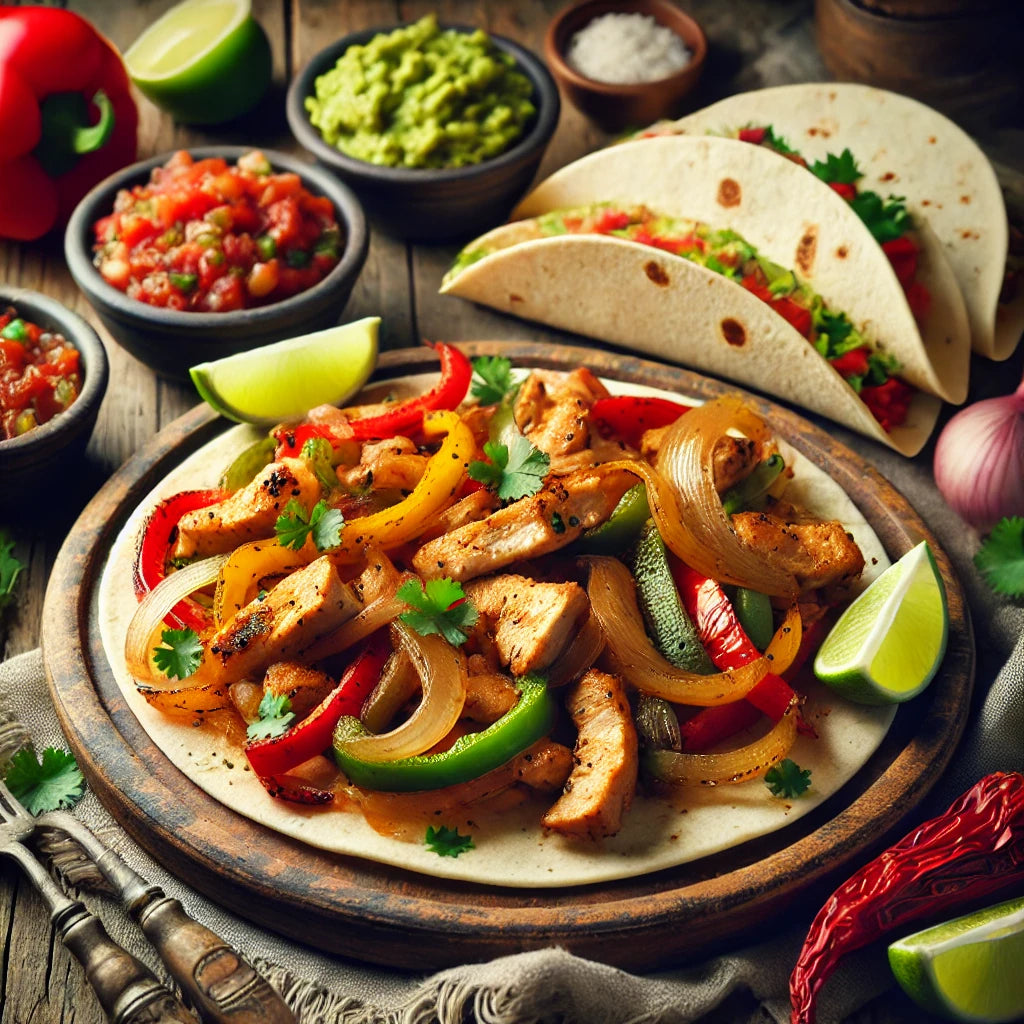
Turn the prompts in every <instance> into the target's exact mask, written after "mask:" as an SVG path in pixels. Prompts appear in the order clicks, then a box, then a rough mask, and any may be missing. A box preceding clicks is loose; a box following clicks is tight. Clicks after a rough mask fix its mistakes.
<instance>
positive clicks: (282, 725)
mask: <svg viewBox="0 0 1024 1024" xmlns="http://www.w3.org/2000/svg"><path fill="white" fill-rule="evenodd" d="M259 716H260V717H259V719H258V720H257V721H255V722H252V723H251V724H250V725H249V727H248V728H247V729H246V730H245V735H246V736H247V737H248V738H249V739H250V740H268V739H272V738H273V737H274V736H280V735H281V734H282V733H285V732H287V731H288V729H289V727H290V726H291V724H292V722H293V721H294V720H295V713H294V712H293V711H292V702H291V701H290V700H289V699H288V694H286V693H281V694H273V693H264V694H263V700H261V701H260V706H259Z"/></svg>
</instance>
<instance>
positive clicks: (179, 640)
mask: <svg viewBox="0 0 1024 1024" xmlns="http://www.w3.org/2000/svg"><path fill="white" fill-rule="evenodd" d="M160 640H161V641H162V643H163V645H164V646H162V647H154V648H153V661H154V663H155V664H156V667H157V668H158V669H160V671H161V672H163V674H164V675H165V676H167V678H168V679H188V677H189V676H191V675H194V674H195V672H196V670H197V669H198V668H199V666H200V664H201V663H202V660H203V645H202V643H200V641H199V634H198V633H197V632H196V631H195V630H194V629H165V630H164V631H163V632H162V633H161V634H160Z"/></svg>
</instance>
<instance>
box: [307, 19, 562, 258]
mask: <svg viewBox="0 0 1024 1024" xmlns="http://www.w3.org/2000/svg"><path fill="white" fill-rule="evenodd" d="M398 27H400V26H397V25H391V26H384V27H381V28H371V29H365V30H363V31H361V32H353V33H351V34H350V35H347V36H343V37H342V38H341V39H338V40H337V41H336V42H333V43H331V45H330V46H328V47H326V48H325V49H323V50H321V51H320V52H319V53H318V54H317V55H316V56H315V57H314V58H313V59H312V60H311V61H310V62H309V64H307V65H306V67H305V68H304V69H303V70H302V71H301V72H300V73H299V74H298V75H297V76H296V77H295V79H294V80H293V81H292V84H291V86H290V87H289V89H288V100H287V113H288V124H289V126H290V127H291V130H292V134H293V135H294V136H295V138H296V139H297V140H298V142H299V143H300V145H302V146H303V148H305V149H306V150H307V151H308V152H309V153H311V154H312V155H313V156H314V157H315V158H316V160H317V161H318V162H320V163H321V164H323V165H324V166H325V167H328V168H329V169H330V170H331V171H332V172H333V173H334V174H336V175H337V176H338V177H339V178H341V179H342V180H344V181H345V182H347V183H348V184H349V185H350V186H351V187H352V188H353V189H354V190H355V191H356V192H357V193H358V194H359V197H360V199H362V201H363V203H364V205H365V206H366V210H367V212H368V213H369V214H370V215H371V216H372V217H373V218H374V221H375V224H376V225H379V226H380V227H381V228H382V229H383V230H384V231H385V232H387V233H388V234H391V235H394V236H396V237H399V238H404V239H407V240H409V241H420V242H424V241H425V242H431V241H434V242H441V241H449V240H452V239H458V238H469V237H471V236H473V235H475V234H478V233H479V232H480V231H483V230H485V229H486V228H491V227H494V226H495V225H497V224H500V223H501V222H502V221H504V220H505V218H506V216H507V214H508V213H509V211H510V210H511V209H512V207H513V206H514V205H515V203H516V201H517V200H518V199H520V198H521V197H522V196H523V194H524V193H525V192H526V190H527V188H528V187H529V186H530V183H531V182H532V181H533V177H534V175H535V174H536V172H537V167H538V166H539V164H540V161H541V158H542V157H543V156H544V151H545V150H546V149H547V145H548V143H549V142H550V141H551V136H552V135H553V134H554V131H555V128H556V127H557V125H558V115H559V111H560V104H559V97H558V89H557V87H556V86H555V83H554V80H553V79H552V77H551V75H550V74H549V73H548V70H547V68H545V67H544V64H543V62H542V61H540V60H538V59H537V58H536V57H535V56H534V55H533V54H532V53H530V51H529V50H527V49H525V48H524V47H522V46H520V45H519V44H518V43H515V42H513V41H512V40H510V39H505V38H503V37H502V36H496V35H490V34H489V35H490V39H491V40H492V42H493V43H494V45H495V46H497V47H498V49H500V50H503V51H504V52H505V53H507V54H510V55H511V56H512V57H513V58H514V59H515V61H516V64H517V66H518V68H519V70H520V71H522V72H523V73H524V74H525V75H526V76H527V77H528V78H529V79H530V81H531V82H532V83H533V102H534V106H535V107H536V108H537V114H536V117H535V118H534V120H533V122H532V124H531V125H530V126H528V128H527V130H526V134H525V135H524V136H522V137H521V138H520V140H519V141H518V142H517V143H516V144H515V145H514V146H512V148H511V149H507V150H506V151H505V152H504V153H501V154H499V155H498V156H495V157H492V158H491V159H489V160H484V161H482V162H481V163H479V164H473V165H471V166H468V167H453V168H439V169H433V168H406V167H382V166H378V165H377V164H371V163H368V162H366V161H364V160H357V159H355V158H354V157H350V156H347V155H346V154H345V153H342V152H341V151H340V150H339V149H337V148H336V147H335V146H332V145H330V144H329V143H328V142H326V141H325V140H324V138H323V136H322V135H321V134H320V131H319V129H317V128H315V127H314V126H313V125H312V124H311V123H310V120H309V115H308V113H307V111H306V108H305V100H306V97H307V96H312V95H313V94H314V92H315V89H316V80H317V78H318V77H319V76H320V75H322V74H324V73H325V72H326V71H329V70H330V69H331V68H333V67H334V65H335V64H336V63H337V61H338V58H339V57H340V56H341V55H342V54H343V53H344V52H345V51H346V50H347V49H348V48H349V47H350V46H354V45H357V44H361V43H367V42H369V41H370V40H371V39H372V38H373V37H374V36H375V35H377V34H378V33H381V32H385V33H386V32H391V31H393V30H394V29H395V28H398ZM441 27H442V28H444V29H455V30H457V31H461V32H472V31H475V30H474V29H472V28H469V27H466V26H463V25H442V26H441Z"/></svg>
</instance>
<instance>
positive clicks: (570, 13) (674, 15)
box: [544, 0, 708, 132]
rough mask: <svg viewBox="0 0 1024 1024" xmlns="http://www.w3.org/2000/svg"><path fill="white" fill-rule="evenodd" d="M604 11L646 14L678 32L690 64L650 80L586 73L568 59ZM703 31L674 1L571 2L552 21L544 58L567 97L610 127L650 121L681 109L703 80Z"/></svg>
mask: <svg viewBox="0 0 1024 1024" xmlns="http://www.w3.org/2000/svg"><path fill="white" fill-rule="evenodd" d="M603 14H643V15H646V16H648V17H651V18H653V19H654V20H655V21H656V22H657V23H658V24H659V25H662V26H664V27H665V28H668V29H670V30H671V31H673V32H674V33H675V34H676V35H677V36H679V37H680V38H681V39H682V40H683V42H684V43H685V44H686V48H687V49H688V50H689V51H690V54H691V57H690V62H689V64H687V65H686V67H684V68H682V69H680V70H679V71H677V72H675V73H674V74H671V75H668V76H667V77H665V78H658V79H655V80H653V81H650V82H639V83H636V84H624V85H620V84H615V83H611V82H598V81H596V80H594V79H592V78H587V77H586V76H585V75H582V74H580V73H579V72H578V71H577V70H576V69H575V68H573V67H572V66H571V65H570V64H569V63H568V62H567V60H566V56H565V55H566V52H567V50H568V48H569V44H570V42H571V40H572V38H573V36H574V35H575V34H576V33H577V32H579V31H580V29H582V28H584V27H585V26H586V25H588V24H590V22H592V21H593V20H594V19H595V18H598V17H600V16H601V15H603ZM707 51H708V44H707V39H706V38H705V36H704V30H703V29H702V28H701V27H700V25H699V24H698V23H697V22H696V21H694V20H693V18H691V17H690V16H689V15H688V14H684V13H683V11H681V10H680V9H679V8H678V7H676V6H675V4H673V3H670V2H669V0H617V2H616V0H584V2H583V3H577V4H574V5H573V6H571V7H567V8H566V9H565V10H564V11H562V12H561V13H560V14H559V15H557V16H556V17H555V19H554V20H553V21H552V22H551V24H550V25H549V26H548V30H547V34H546V35H545V37H544V57H545V59H546V60H547V62H548V67H549V68H550V69H551V72H552V74H553V75H554V76H555V78H556V79H557V80H558V84H559V86H560V87H561V89H562V91H563V92H564V93H565V95H566V97H567V99H568V100H569V102H570V103H572V105H573V106H574V107H576V109H577V110H579V111H580V112H581V113H583V114H585V115H586V116H587V117H589V118H590V119H591V120H592V121H594V123H595V124H597V125H598V126H599V127H601V128H603V129H604V130H605V131H607V132H620V131H623V130H625V129H627V128H643V127H645V126H646V125H649V124H652V123H653V122H655V121H657V120H659V119H661V118H664V117H672V116H673V115H675V114H678V113H679V110H680V106H681V103H682V100H683V98H684V97H685V96H686V95H687V93H689V92H690V91H691V90H692V89H693V88H694V86H695V85H696V84H697V82H698V80H699V79H700V76H701V72H702V71H703V70H704V62H705V59H706V58H707Z"/></svg>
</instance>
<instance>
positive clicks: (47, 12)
mask: <svg viewBox="0 0 1024 1024" xmlns="http://www.w3.org/2000/svg"><path fill="white" fill-rule="evenodd" d="M0 124H2V125H3V139H2V140H0V237H5V238H13V239H17V240H20V241H29V240H32V239H35V238H40V237H41V236H43V235H44V234H46V233H47V232H48V231H49V230H50V229H51V228H53V227H55V226H58V225H60V224H61V223H63V221H64V220H66V219H67V217H68V216H69V215H70V213H71V211H72V210H73V209H74V207H75V205H76V204H77V202H78V200H79V199H81V198H82V196H84V195H85V193H86V192H88V191H89V189H90V188H92V186H93V185H95V184H97V183H98V182H99V181H101V180H102V179H103V178H105V177H107V176H108V175H109V174H111V173H113V172H114V171H116V170H118V169H119V168H121V167H124V166H125V165H127V164H130V163H131V162H132V161H133V160H134V159H135V155H136V148H137V146H136V143H137V132H138V111H137V110H136V107H135V101H134V100H133V99H132V93H131V84H130V82H129V80H128V75H127V73H126V72H125V69H124V65H123V64H122V62H121V58H120V56H119V55H118V53H117V51H116V50H115V49H114V48H113V47H112V46H111V45H110V43H108V42H107V40H106V39H104V38H103V36H101V35H100V34H99V33H98V32H97V31H96V30H95V29H94V28H93V27H92V25H90V24H89V22H88V21H86V20H85V19H84V18H82V17H81V16H80V15H77V14H74V13H73V12H71V11H68V10H64V9H62V8H59V7H42V6H24V7H21V6H19V7H0ZM29 198H30V199H31V201H30V202H27V201H26V199H29Z"/></svg>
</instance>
